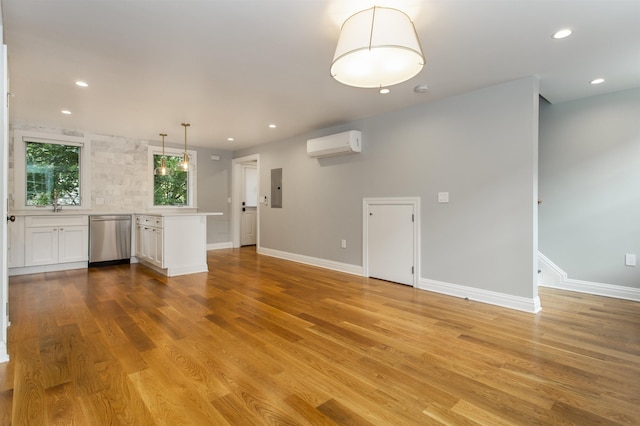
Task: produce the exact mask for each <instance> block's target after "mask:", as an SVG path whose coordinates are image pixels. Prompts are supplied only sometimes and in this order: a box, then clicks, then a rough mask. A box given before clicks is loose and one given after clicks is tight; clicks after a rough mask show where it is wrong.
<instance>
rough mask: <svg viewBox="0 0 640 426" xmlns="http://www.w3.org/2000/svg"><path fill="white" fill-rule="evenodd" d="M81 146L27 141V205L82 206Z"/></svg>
mask: <svg viewBox="0 0 640 426" xmlns="http://www.w3.org/2000/svg"><path fill="white" fill-rule="evenodd" d="M80 149H81V147H80V146H77V145H64V144H58V143H43V142H29V141H25V154H26V176H25V184H26V185H25V186H26V188H25V189H26V199H25V204H26V205H27V206H44V205H51V204H53V203H54V201H56V200H54V195H55V198H57V203H58V204H59V205H67V206H78V205H80Z"/></svg>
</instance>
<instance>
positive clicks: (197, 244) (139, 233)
mask: <svg viewBox="0 0 640 426" xmlns="http://www.w3.org/2000/svg"><path fill="white" fill-rule="evenodd" d="M206 238H207V218H206V215H204V214H197V213H194V214H188V213H182V214H164V215H137V216H136V257H137V259H138V261H139V262H141V263H142V264H144V265H146V266H149V267H151V268H152V269H154V270H156V271H158V272H160V273H162V274H164V275H166V276H169V277H173V276H176V275H185V274H193V273H196V272H206V271H208V270H209V268H208V267H207V240H206Z"/></svg>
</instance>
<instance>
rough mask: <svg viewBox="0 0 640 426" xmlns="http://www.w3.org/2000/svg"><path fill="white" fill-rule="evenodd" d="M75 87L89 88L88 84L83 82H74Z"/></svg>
mask: <svg viewBox="0 0 640 426" xmlns="http://www.w3.org/2000/svg"><path fill="white" fill-rule="evenodd" d="M76 86H80V87H89V84H87V83H86V82H84V81H76Z"/></svg>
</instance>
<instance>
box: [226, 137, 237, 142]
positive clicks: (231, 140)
mask: <svg viewBox="0 0 640 426" xmlns="http://www.w3.org/2000/svg"><path fill="white" fill-rule="evenodd" d="M227 140H228V141H229V142H233V141H235V139H234V138H227Z"/></svg>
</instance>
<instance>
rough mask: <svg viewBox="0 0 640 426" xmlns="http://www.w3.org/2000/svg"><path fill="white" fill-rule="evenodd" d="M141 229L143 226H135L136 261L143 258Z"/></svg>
mask: <svg viewBox="0 0 640 426" xmlns="http://www.w3.org/2000/svg"><path fill="white" fill-rule="evenodd" d="M142 228H143V226H142V225H140V224H137V225H136V257H137V258H138V259H142V258H143V257H144V256H143V254H142V253H143V250H142V241H143V240H142Z"/></svg>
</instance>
